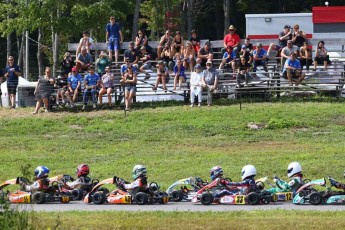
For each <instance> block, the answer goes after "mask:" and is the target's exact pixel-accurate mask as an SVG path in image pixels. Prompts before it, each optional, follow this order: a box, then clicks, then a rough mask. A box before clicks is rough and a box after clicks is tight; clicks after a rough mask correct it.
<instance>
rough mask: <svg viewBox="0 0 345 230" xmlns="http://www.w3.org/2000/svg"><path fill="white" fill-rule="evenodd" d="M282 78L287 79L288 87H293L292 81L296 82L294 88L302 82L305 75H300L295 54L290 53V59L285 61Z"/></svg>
mask: <svg viewBox="0 0 345 230" xmlns="http://www.w3.org/2000/svg"><path fill="white" fill-rule="evenodd" d="M283 76H284V77H285V78H287V79H288V81H289V82H290V86H293V81H295V82H296V83H295V85H296V86H298V85H299V84H300V83H301V82H302V81H303V79H304V76H305V74H304V73H302V68H301V64H300V62H299V60H298V59H297V54H296V53H295V52H291V54H290V58H288V59H287V60H286V62H285V64H284V70H283Z"/></svg>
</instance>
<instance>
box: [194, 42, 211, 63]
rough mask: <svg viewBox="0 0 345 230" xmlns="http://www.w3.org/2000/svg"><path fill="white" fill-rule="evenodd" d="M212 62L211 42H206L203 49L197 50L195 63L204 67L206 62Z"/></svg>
mask: <svg viewBox="0 0 345 230" xmlns="http://www.w3.org/2000/svg"><path fill="white" fill-rule="evenodd" d="M212 60H213V51H212V49H211V42H209V41H207V42H205V45H204V47H203V48H201V49H200V50H199V53H198V56H197V59H196V63H197V64H200V65H201V66H206V62H207V61H211V62H212Z"/></svg>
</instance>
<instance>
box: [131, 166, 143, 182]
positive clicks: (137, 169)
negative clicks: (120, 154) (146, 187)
mask: <svg viewBox="0 0 345 230" xmlns="http://www.w3.org/2000/svg"><path fill="white" fill-rule="evenodd" d="M146 173H147V170H146V167H145V166H144V165H136V166H134V168H133V170H132V177H133V179H134V180H135V179H137V178H138V177H140V176H142V177H144V176H146Z"/></svg>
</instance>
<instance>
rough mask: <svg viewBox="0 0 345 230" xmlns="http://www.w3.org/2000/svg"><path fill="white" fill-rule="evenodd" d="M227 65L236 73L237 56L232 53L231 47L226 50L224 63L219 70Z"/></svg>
mask: <svg viewBox="0 0 345 230" xmlns="http://www.w3.org/2000/svg"><path fill="white" fill-rule="evenodd" d="M225 64H227V65H230V66H231V68H232V71H233V72H235V64H236V54H235V52H233V51H232V47H231V46H228V47H227V48H226V51H225V52H224V54H223V59H222V62H221V63H220V65H219V70H221V69H223V67H224V65H225Z"/></svg>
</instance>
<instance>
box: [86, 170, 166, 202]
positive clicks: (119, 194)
mask: <svg viewBox="0 0 345 230" xmlns="http://www.w3.org/2000/svg"><path fill="white" fill-rule="evenodd" d="M123 183H128V182H126V181H125V180H123V179H121V178H118V177H116V176H114V177H113V178H108V179H105V180H103V181H101V182H99V183H98V184H97V185H96V186H94V187H93V189H92V190H91V191H90V192H89V193H88V194H87V195H86V196H85V198H84V202H85V203H92V202H93V203H94V204H104V203H109V204H138V205H144V204H166V203H168V200H169V196H168V194H167V193H165V192H161V191H160V190H159V186H158V184H157V183H155V182H152V183H150V184H149V186H148V187H147V188H139V187H138V188H136V189H133V190H132V191H131V192H128V191H126V189H125V188H123V187H122V186H121V185H122V184H123ZM107 184H115V185H116V186H117V187H118V189H116V190H114V191H112V192H108V191H106V190H103V191H102V186H103V185H107Z"/></svg>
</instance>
